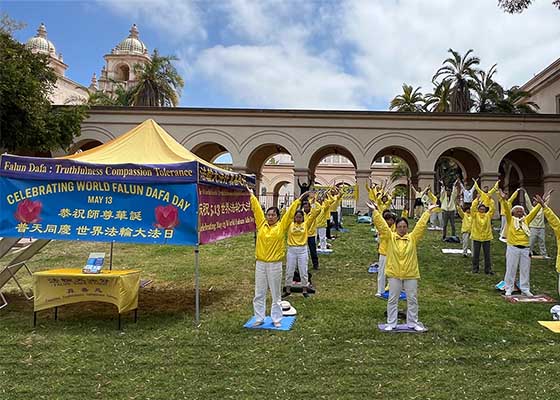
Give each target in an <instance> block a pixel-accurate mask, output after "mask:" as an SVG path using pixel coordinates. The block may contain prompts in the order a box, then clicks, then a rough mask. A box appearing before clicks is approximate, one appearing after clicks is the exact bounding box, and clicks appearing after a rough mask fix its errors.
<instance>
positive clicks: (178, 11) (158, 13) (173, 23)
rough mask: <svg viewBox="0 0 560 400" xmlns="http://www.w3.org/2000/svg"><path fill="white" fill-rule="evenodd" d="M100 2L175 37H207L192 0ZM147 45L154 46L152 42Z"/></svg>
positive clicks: (199, 38)
mask: <svg viewBox="0 0 560 400" xmlns="http://www.w3.org/2000/svg"><path fill="white" fill-rule="evenodd" d="M101 4H103V5H105V6H106V7H108V8H109V9H110V10H111V11H113V12H114V13H115V14H118V15H123V16H126V17H129V18H130V17H132V18H134V19H136V20H138V22H137V23H140V22H142V23H145V24H149V25H151V26H152V27H154V28H157V29H158V30H160V31H161V32H162V33H164V34H166V35H169V37H170V38H171V39H174V40H176V41H179V40H185V39H188V40H189V41H192V40H204V39H206V37H207V32H206V28H205V27H204V15H203V13H202V10H201V9H200V8H199V7H198V6H197V2H195V1H192V0H181V1H177V0H142V1H131V0H102V1H101ZM140 28H141V27H140ZM148 47H149V48H150V49H152V48H154V47H158V46H157V44H156V43H154V44H151V46H148Z"/></svg>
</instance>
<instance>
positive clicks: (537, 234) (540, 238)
mask: <svg viewBox="0 0 560 400" xmlns="http://www.w3.org/2000/svg"><path fill="white" fill-rule="evenodd" d="M529 229H530V230H531V236H530V237H529V250H531V252H532V251H533V246H534V245H535V243H537V244H538V245H539V255H541V256H543V257H546V256H547V253H546V243H545V241H544V236H545V231H544V228H529Z"/></svg>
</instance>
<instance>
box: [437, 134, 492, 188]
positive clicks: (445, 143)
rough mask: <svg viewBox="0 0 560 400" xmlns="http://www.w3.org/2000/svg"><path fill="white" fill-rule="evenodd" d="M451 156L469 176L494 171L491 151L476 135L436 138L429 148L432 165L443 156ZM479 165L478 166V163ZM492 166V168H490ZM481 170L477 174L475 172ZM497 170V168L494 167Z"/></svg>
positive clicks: (454, 135)
mask: <svg viewBox="0 0 560 400" xmlns="http://www.w3.org/2000/svg"><path fill="white" fill-rule="evenodd" d="M454 154H455V155H454ZM445 156H449V157H450V158H453V159H456V161H458V162H459V163H460V164H461V165H462V166H464V167H465V170H466V172H467V174H468V175H469V176H471V174H473V177H477V176H478V175H480V172H482V171H486V172H488V171H492V169H491V159H492V155H491V151H490V149H489V148H488V145H487V144H486V143H485V142H484V141H483V140H482V138H478V137H474V136H471V135H467V134H453V135H447V136H444V137H442V138H440V139H439V140H436V141H435V142H434V143H433V144H432V145H431V146H430V147H429V149H428V161H429V162H430V164H431V166H432V167H435V165H436V163H437V162H438V160H439V159H440V158H441V157H445ZM476 164H477V165H478V167H477V165H476ZM488 168H490V169H488ZM472 169H474V172H476V171H477V170H478V171H479V172H478V173H477V174H476V175H474V172H473V171H472ZM494 171H495V169H494Z"/></svg>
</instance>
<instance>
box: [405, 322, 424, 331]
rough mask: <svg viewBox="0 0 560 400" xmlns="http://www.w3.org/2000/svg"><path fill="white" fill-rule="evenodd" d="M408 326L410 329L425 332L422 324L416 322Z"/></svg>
mask: <svg viewBox="0 0 560 400" xmlns="http://www.w3.org/2000/svg"><path fill="white" fill-rule="evenodd" d="M408 327H409V328H410V329H414V330H415V331H416V332H423V331H424V327H423V326H422V325H418V324H414V325H408Z"/></svg>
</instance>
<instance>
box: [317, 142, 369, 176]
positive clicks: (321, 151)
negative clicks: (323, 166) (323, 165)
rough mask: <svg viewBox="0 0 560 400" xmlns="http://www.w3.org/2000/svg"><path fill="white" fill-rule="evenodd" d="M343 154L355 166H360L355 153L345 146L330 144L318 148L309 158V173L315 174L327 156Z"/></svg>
mask: <svg viewBox="0 0 560 400" xmlns="http://www.w3.org/2000/svg"><path fill="white" fill-rule="evenodd" d="M333 154H336V155H338V154H339V155H341V156H344V157H346V158H347V159H348V160H350V162H351V163H352V164H353V165H354V168H358V163H357V161H356V158H355V157H354V155H353V154H352V153H351V152H350V151H349V150H348V149H347V148H345V147H344V146H341V145H338V144H329V145H326V146H323V147H320V148H318V149H317V150H315V152H314V153H313V154H312V155H311V157H310V158H309V163H308V165H307V167H308V168H309V174H310V175H311V176H314V175H315V171H316V170H317V167H318V166H319V163H320V162H321V161H322V160H323V159H324V158H325V157H327V156H330V155H333Z"/></svg>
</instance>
